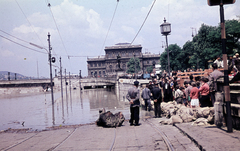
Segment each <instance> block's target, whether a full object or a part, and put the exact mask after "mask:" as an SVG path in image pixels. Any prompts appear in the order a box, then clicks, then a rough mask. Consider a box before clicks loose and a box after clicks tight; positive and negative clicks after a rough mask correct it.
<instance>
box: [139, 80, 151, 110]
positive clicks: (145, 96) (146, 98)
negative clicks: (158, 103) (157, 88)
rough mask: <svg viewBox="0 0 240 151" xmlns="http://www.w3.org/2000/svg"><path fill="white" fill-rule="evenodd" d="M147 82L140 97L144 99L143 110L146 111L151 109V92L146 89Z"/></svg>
mask: <svg viewBox="0 0 240 151" xmlns="http://www.w3.org/2000/svg"><path fill="white" fill-rule="evenodd" d="M148 86H149V85H148V84H147V85H146V87H145V88H144V89H143V90H142V95H141V97H142V98H143V100H144V103H145V110H146V111H147V109H148V111H150V110H151V102H150V98H151V92H150V90H149V89H148Z"/></svg>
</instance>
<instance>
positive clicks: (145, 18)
mask: <svg viewBox="0 0 240 151" xmlns="http://www.w3.org/2000/svg"><path fill="white" fill-rule="evenodd" d="M155 2H156V0H154V2H153V4H152V6H151V8H150V10H149V11H148V13H147V16H146V17H145V19H144V21H143V23H142V25H141V27H140V29H139V30H138V32H137V34H136V36H135V37H134V38H133V40H132V42H131V43H130V46H131V45H132V43H133V42H134V40H135V39H136V38H137V36H138V34H139V33H140V31H141V30H142V27H143V25H144V24H145V22H146V20H147V18H148V16H149V14H150V12H151V10H152V8H153V6H154V4H155Z"/></svg>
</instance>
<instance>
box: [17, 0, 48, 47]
mask: <svg viewBox="0 0 240 151" xmlns="http://www.w3.org/2000/svg"><path fill="white" fill-rule="evenodd" d="M15 2H16V3H17V5H18V7H19V9H20V10H21V12H22V13H23V15H24V17H25V18H26V20H27V21H28V23H29V25H30V27H31V28H32V30H33V32H34V33H35V34H36V36H37V37H38V39H39V41H40V42H41V44H42V45H43V46H44V44H43V42H42V41H41V39H40V37H39V36H38V34H37V32H36V31H35V30H34V28H33V26H32V24H31V23H30V21H29V20H28V18H27V16H26V14H25V13H24V11H23V10H22V8H21V6H20V5H19V3H18V2H17V0H15Z"/></svg>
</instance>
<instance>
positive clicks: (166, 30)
mask: <svg viewBox="0 0 240 151" xmlns="http://www.w3.org/2000/svg"><path fill="white" fill-rule="evenodd" d="M163 21H164V23H163V24H161V25H160V29H161V34H162V35H164V36H166V46H167V57H168V75H169V76H170V60H169V50H168V40H167V35H169V34H170V32H171V24H170V23H168V22H166V19H165V18H164V20H163Z"/></svg>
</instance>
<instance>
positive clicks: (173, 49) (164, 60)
mask: <svg viewBox="0 0 240 151" xmlns="http://www.w3.org/2000/svg"><path fill="white" fill-rule="evenodd" d="M168 49H169V60H170V71H171V70H178V69H181V68H182V67H181V64H180V62H179V57H178V55H179V54H180V53H181V47H179V46H178V45H177V44H171V45H169V47H168ZM160 64H161V66H162V69H163V70H166V71H168V57H167V49H165V51H164V52H163V53H162V54H161V56H160Z"/></svg>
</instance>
